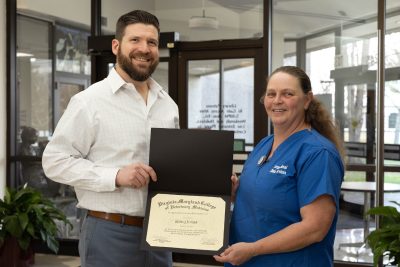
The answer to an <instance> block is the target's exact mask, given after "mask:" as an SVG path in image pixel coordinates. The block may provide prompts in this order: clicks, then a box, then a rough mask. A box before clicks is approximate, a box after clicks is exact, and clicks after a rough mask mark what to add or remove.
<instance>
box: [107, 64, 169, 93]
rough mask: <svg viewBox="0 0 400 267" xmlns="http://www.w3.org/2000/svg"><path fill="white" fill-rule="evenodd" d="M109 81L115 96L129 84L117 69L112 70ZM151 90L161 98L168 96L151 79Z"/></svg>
mask: <svg viewBox="0 0 400 267" xmlns="http://www.w3.org/2000/svg"><path fill="white" fill-rule="evenodd" d="M107 79H108V80H109V81H110V86H111V91H112V93H113V94H115V93H116V92H117V91H118V90H120V89H121V88H123V87H124V86H125V85H127V83H126V82H125V80H124V79H122V77H121V76H120V75H119V74H118V72H117V71H116V70H115V68H112V69H111V71H110V73H109V74H108V77H107ZM148 81H149V88H150V91H151V92H152V93H154V94H157V95H158V96H159V97H161V98H164V97H165V95H166V94H167V93H166V92H165V91H164V90H163V88H162V86H161V85H160V84H158V83H157V82H156V81H155V80H154V79H153V78H151V77H150V78H149V80H148Z"/></svg>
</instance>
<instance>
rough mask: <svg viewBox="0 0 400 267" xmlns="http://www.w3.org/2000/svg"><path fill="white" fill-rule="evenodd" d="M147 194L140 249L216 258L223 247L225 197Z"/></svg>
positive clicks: (224, 236) (227, 217) (226, 208)
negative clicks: (210, 255)
mask: <svg viewBox="0 0 400 267" xmlns="http://www.w3.org/2000/svg"><path fill="white" fill-rule="evenodd" d="M149 194H151V195H150V196H149V197H148V202H147V210H146V217H145V218H146V219H145V225H144V231H143V237H142V248H144V249H165V250H170V251H177V252H189V251H190V253H197V254H217V253H218V252H219V251H223V249H224V248H225V247H226V246H227V236H228V233H227V232H228V226H229V225H228V222H229V214H230V213H229V208H228V205H227V203H228V201H229V197H224V196H199V195H184V194H170V193H156V192H152V193H149ZM227 215H228V216H227Z"/></svg>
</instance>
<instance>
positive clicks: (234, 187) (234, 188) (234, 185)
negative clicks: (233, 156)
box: [231, 173, 239, 203]
mask: <svg viewBox="0 0 400 267" xmlns="http://www.w3.org/2000/svg"><path fill="white" fill-rule="evenodd" d="M231 181H232V190H231V202H232V203H234V202H235V200H236V191H237V189H238V187H239V177H237V175H236V173H232V176H231Z"/></svg>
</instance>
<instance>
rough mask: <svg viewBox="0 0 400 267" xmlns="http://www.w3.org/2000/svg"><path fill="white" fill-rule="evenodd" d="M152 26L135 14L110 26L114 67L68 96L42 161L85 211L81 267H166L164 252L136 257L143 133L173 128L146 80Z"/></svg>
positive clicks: (172, 111) (143, 192)
mask: <svg viewBox="0 0 400 267" xmlns="http://www.w3.org/2000/svg"><path fill="white" fill-rule="evenodd" d="M159 33H160V28H159V22H158V19H157V18H156V17H155V16H154V15H152V14H150V13H148V12H145V11H141V10H135V11H132V12H129V13H127V14H125V15H123V16H121V17H120V18H119V19H118V21H117V27H116V34H115V39H114V40H113V41H112V51H113V53H114V54H115V55H116V57H117V64H116V66H115V67H114V68H113V69H112V70H111V71H110V74H109V75H108V77H107V78H106V79H104V80H103V81H100V82H97V83H95V84H93V85H91V86H90V87H89V88H88V89H86V90H84V91H82V92H80V93H78V94H76V95H75V96H74V97H73V98H72V99H71V101H70V103H69V105H68V108H67V110H66V111H65V113H64V115H63V117H62V118H61V119H60V121H59V123H58V125H57V128H56V130H55V132H54V135H53V137H52V140H51V141H50V142H49V144H48V145H47V147H46V149H45V151H44V154H43V167H44V170H45V172H46V175H47V176H48V177H50V178H51V179H53V180H55V181H57V182H60V183H64V184H68V185H71V186H74V188H75V191H76V195H77V198H78V207H79V208H84V209H87V210H88V212H87V216H86V218H85V220H84V222H83V225H82V229H81V234H80V240H79V253H80V257H81V263H82V267H92V266H95V267H103V266H104V267H111V266H121V267H131V266H132V267H133V266H157V267H162V266H172V257H171V253H169V252H154V251H152V252H149V251H142V250H140V249H139V244H140V238H141V234H142V222H143V216H144V211H145V204H146V197H147V185H148V183H149V182H150V179H151V180H152V181H154V182H155V181H156V180H157V176H156V173H155V172H154V170H153V169H152V168H151V167H150V166H148V161H149V143H150V129H151V128H178V127H179V118H178V107H177V105H176V104H175V103H174V101H173V100H172V99H171V98H170V97H169V96H168V94H167V93H166V92H165V91H163V90H162V88H161V86H160V85H159V84H157V83H156V82H155V81H154V80H153V79H152V78H151V77H150V76H151V74H152V73H153V71H154V70H155V68H156V67H157V64H158V62H159V51H158V41H159Z"/></svg>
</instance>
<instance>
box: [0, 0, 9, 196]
mask: <svg viewBox="0 0 400 267" xmlns="http://www.w3.org/2000/svg"><path fill="white" fill-rule="evenodd" d="M0 10H1V11H0V12H1V16H0V198H3V196H4V189H5V186H6V136H7V129H6V127H7V108H6V90H7V88H6V86H7V82H6V60H7V57H6V35H7V34H6V16H7V12H6V1H0Z"/></svg>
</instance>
